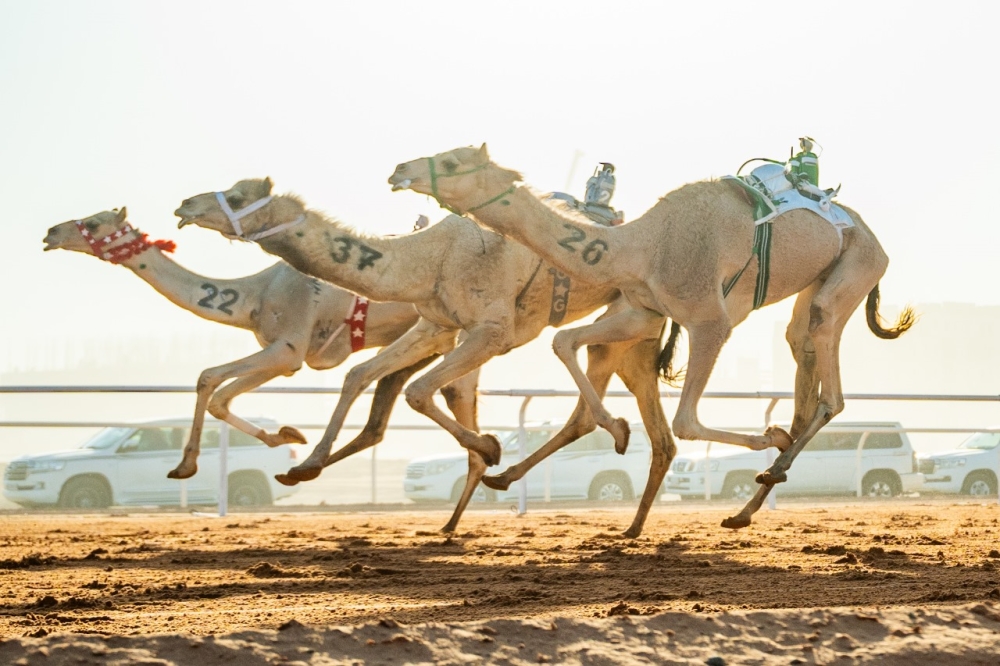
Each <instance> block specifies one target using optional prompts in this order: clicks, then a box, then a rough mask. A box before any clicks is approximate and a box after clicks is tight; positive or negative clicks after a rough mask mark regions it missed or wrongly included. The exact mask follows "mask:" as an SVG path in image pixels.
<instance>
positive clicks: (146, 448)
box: [118, 428, 184, 453]
mask: <svg viewBox="0 0 1000 666" xmlns="http://www.w3.org/2000/svg"><path fill="white" fill-rule="evenodd" d="M183 445H184V432H183V430H181V428H139V429H138V430H136V431H135V432H134V433H132V436H131V437H129V438H128V439H127V440H125V441H124V442H123V443H122V445H121V446H120V447H118V452H119V453H147V452H150V451H179V450H180V449H181V448H182V447H183Z"/></svg>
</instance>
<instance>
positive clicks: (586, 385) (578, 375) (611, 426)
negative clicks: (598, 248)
mask: <svg viewBox="0 0 1000 666" xmlns="http://www.w3.org/2000/svg"><path fill="white" fill-rule="evenodd" d="M662 327H663V317H662V316H661V315H658V314H656V313H655V312H652V311H651V310H644V309H643V310H640V309H635V308H629V309H626V310H623V311H622V312H619V313H617V314H614V315H611V316H610V317H608V318H606V319H600V320H598V321H596V322H594V323H593V324H589V325H587V326H579V327H577V328H571V329H567V330H562V331H559V332H558V333H556V335H555V338H554V339H553V340H552V349H553V351H555V353H556V356H558V357H559V360H561V361H562V362H563V365H565V366H566V368H567V369H568V370H569V372H570V374H571V375H572V376H573V380H574V381H575V382H576V385H577V387H579V389H580V396H581V398H583V400H584V402H586V403H587V406H588V407H589V408H590V411H591V413H592V414H593V416H594V420H595V421H596V422H597V425H599V426H601V427H602V428H604V429H605V430H607V431H608V432H610V433H611V435H612V436H613V437H614V438H615V450H616V451H618V453H625V450H626V449H627V448H628V436H629V428H628V421H626V420H625V419H622V418H614V417H613V416H611V413H610V412H609V411H608V410H607V409H606V408H605V407H604V404H603V403H602V402H601V396H600V395H598V393H597V391H596V390H595V388H594V386H593V385H592V384H591V383H590V381H589V380H588V379H587V376H586V374H584V372H583V370H582V369H581V368H580V363H579V361H578V359H577V357H576V354H577V350H579V349H580V347H583V346H584V345H588V346H589V345H600V344H610V343H613V342H628V341H639V340H648V339H655V340H659V337H660V333H661V329H662ZM654 363H655V361H654ZM654 367H655V365H654Z"/></svg>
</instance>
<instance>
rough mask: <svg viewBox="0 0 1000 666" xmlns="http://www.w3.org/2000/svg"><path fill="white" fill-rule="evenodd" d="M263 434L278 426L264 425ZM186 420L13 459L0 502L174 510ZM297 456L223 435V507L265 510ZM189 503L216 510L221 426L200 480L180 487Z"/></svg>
mask: <svg viewBox="0 0 1000 666" xmlns="http://www.w3.org/2000/svg"><path fill="white" fill-rule="evenodd" d="M254 422H255V423H257V424H259V425H261V426H262V427H264V428H272V429H273V428H275V427H276V425H277V424H275V423H273V422H269V421H267V420H263V419H255V420H254ZM190 428H191V420H190V419H187V420H183V419H174V420H164V421H150V422H147V423H142V424H137V425H135V426H128V427H111V428H104V429H103V430H101V431H100V432H98V433H97V434H96V435H94V436H93V437H91V438H90V439H89V440H87V441H86V442H84V443H83V444H82V445H81V446H80V447H79V448H76V449H72V450H68V451H58V452H55V453H44V454H37V455H26V456H21V457H20V458H17V459H15V460H13V461H11V463H10V464H9V465H7V469H6V471H5V473H4V485H3V495H4V497H6V498H7V499H8V500H10V501H11V502H15V503H17V504H20V505H21V506H25V507H34V506H62V507H67V508H92V509H100V508H105V507H108V506H111V505H147V506H148V505H154V506H169V505H174V506H176V505H178V504H180V500H181V482H180V481H178V480H176V479H168V478H167V472H169V471H170V470H172V469H173V468H174V467H176V466H177V464H178V463H180V461H181V454H182V450H183V448H184V444H185V443H186V442H187V437H188V432H189V431H190ZM295 458H296V456H295V451H294V449H293V448H292V447H291V446H288V445H284V446H279V447H275V448H273V449H272V448H268V447H267V446H266V445H265V444H264V443H263V442H261V441H260V440H258V439H256V438H254V437H250V436H249V435H246V434H244V433H242V432H240V431H238V430H236V429H235V428H229V454H228V457H227V468H228V470H229V504H230V505H231V506H265V505H269V504H271V503H272V501H273V500H276V499H279V498H282V497H287V496H289V495H291V494H293V493H294V492H296V491H297V490H298V486H292V487H287V486H283V485H281V484H280V483H278V482H277V481H275V480H274V475H275V474H276V473H278V472H285V471H287V470H288V468H289V467H290V466H292V465H294V464H296V463H295ZM186 484H187V501H188V502H189V503H191V504H216V503H218V501H219V498H218V486H219V422H218V421H216V420H214V419H206V421H205V428H204V430H203V431H202V436H201V455H199V456H198V473H197V474H195V475H194V476H193V477H191V478H190V479H187V480H186Z"/></svg>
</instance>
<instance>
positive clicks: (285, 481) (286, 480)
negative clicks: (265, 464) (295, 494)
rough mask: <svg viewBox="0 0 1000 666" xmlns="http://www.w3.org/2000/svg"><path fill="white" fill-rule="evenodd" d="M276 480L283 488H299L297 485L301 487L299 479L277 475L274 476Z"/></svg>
mask: <svg viewBox="0 0 1000 666" xmlns="http://www.w3.org/2000/svg"><path fill="white" fill-rule="evenodd" d="M274 480H275V481H277V482H278V483H280V484H281V485H283V486H297V485H299V481H298V480H297V479H293V478H292V477H290V476H288V475H287V474H275V475H274Z"/></svg>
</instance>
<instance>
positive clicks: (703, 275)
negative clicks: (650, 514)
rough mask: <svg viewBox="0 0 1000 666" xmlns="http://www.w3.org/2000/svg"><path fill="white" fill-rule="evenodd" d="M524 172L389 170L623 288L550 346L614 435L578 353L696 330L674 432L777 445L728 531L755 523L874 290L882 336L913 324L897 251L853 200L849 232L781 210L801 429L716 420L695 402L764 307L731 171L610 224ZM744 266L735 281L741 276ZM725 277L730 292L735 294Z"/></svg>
mask: <svg viewBox="0 0 1000 666" xmlns="http://www.w3.org/2000/svg"><path fill="white" fill-rule="evenodd" d="M521 180H522V178H521V175H520V174H519V173H518V172H516V171H512V170H510V169H505V168H503V167H500V166H498V165H496V164H494V163H493V162H492V161H491V160H490V156H489V152H488V151H487V148H486V144H483V145H482V146H481V147H480V148H478V149H477V148H474V147H471V146H470V147H463V148H457V149H455V150H450V151H447V152H443V153H439V154H437V155H434V156H432V157H422V158H419V159H415V160H412V161H410V162H406V163H403V164H399V165H398V166H397V167H396V170H395V172H394V173H393V174H392V175H391V176H390V177H389V183H390V184H391V185H392V187H393V189H410V190H413V191H415V192H419V193H421V194H426V195H430V196H432V197H434V198H435V199H436V200H437V201H438V202H440V203H441V204H442V205H443V206H445V207H447V208H448V209H449V210H453V211H456V212H460V213H464V214H468V215H469V216H471V217H472V218H473V219H474V220H476V222H478V223H479V224H481V225H483V226H484V227H485V228H487V229H490V230H493V231H496V232H498V233H500V234H503V235H504V236H507V237H509V238H511V239H513V240H516V241H518V242H520V243H523V244H524V245H526V246H527V247H530V248H531V249H532V250H534V251H535V252H537V253H538V256H540V257H543V258H544V259H545V260H546V261H548V262H549V263H551V264H552V265H553V266H555V267H556V268H557V269H559V270H560V271H562V272H564V273H566V274H567V275H569V276H571V277H572V278H576V279H579V280H586V281H589V282H592V283H594V284H606V285H613V286H615V287H618V288H619V289H620V290H621V292H622V294H623V296H624V298H625V299H626V300H627V302H628V306H629V307H627V308H624V309H623V310H621V311H619V312H618V313H616V314H614V315H613V316H609V317H607V318H605V319H603V320H601V321H599V322H596V323H594V324H591V325H588V326H583V327H579V328H575V329H570V330H564V331H560V332H559V333H557V334H556V337H555V341H554V344H553V346H554V348H555V351H556V354H557V355H558V356H559V358H560V359H561V360H562V361H563V363H564V364H565V365H566V367H567V368H568V369H569V371H570V373H571V374H572V375H573V379H574V380H575V381H576V383H577V385H578V386H579V388H580V391H581V394H582V396H583V399H584V400H585V401H586V403H587V405H588V406H589V407H590V409H591V410H592V411H593V414H594V417H595V419H596V421H597V423H598V424H599V425H600V426H602V427H604V428H607V429H609V430H610V431H611V433H612V434H613V435H615V437H616V438H618V437H621V436H622V434H621V432H620V430H619V429H618V428H616V427H615V426H616V420H615V419H614V418H613V417H612V416H611V414H610V413H609V412H608V410H607V409H606V408H605V407H604V405H603V404H602V402H601V397H600V396H599V395H598V393H597V392H596V391H595V390H594V387H593V386H592V385H591V383H590V382H589V381H588V379H587V377H586V376H585V375H584V374H583V372H581V370H580V366H579V363H578V361H577V358H576V352H577V350H578V349H579V348H580V347H581V346H584V345H594V344H607V343H613V342H623V341H627V340H633V341H637V340H648V339H653V338H656V337H657V336H658V335H659V326H660V322H662V321H663V318H664V317H669V318H670V319H672V320H673V321H674V322H676V323H679V324H680V325H681V326H682V327H683V328H685V329H686V330H687V332H688V336H689V348H690V357H689V361H688V367H687V373H686V378H685V381H684V387H683V389H682V391H681V397H680V401H679V403H678V407H677V414H676V416H675V418H674V423H673V427H674V434H675V435H676V436H677V437H680V438H681V439H703V440H711V441H715V442H725V443H727V444H737V445H741V446H746V447H749V448H751V449H763V448H766V447H769V446H775V447H777V448H778V449H780V450H781V452H782V453H781V454H780V455H779V456H778V457H777V459H776V460H775V462H774V464H773V465H772V466H771V467H770V468H769V469H767V470H766V471H764V472H762V473H760V474H759V475H758V477H757V482H758V483H760V484H761V487H760V489H759V490H758V492H757V494H756V495H755V496H754V497H753V498H752V499H751V500H750V501H749V502H748V504H747V506H746V507H744V509H743V511H741V512H740V513H739V514H738V515H736V516H733V517H731V518H727V519H726V520H725V521H724V523H723V525H724V526H726V527H730V528H739V527H745V526H746V525H749V524H750V522H751V516H752V515H753V513H755V512H756V511H757V510H758V509H759V508H760V506H761V505H762V504H763V501H764V499H765V497H766V496H767V494H768V493H769V492H770V491H771V488H772V487H773V486H774V484H776V483H779V482H782V481H784V480H785V479H786V478H787V476H786V473H787V471H788V469H789V467H790V466H791V464H792V461H793V460H794V459H795V457H796V456H797V455H798V454H799V452H800V451H802V449H803V447H804V446H805V445H806V444H807V443H808V442H809V440H810V439H811V438H812V437H813V436H814V435H815V434H816V432H818V431H819V429H820V428H822V427H823V426H824V425H826V424H827V423H828V422H829V421H830V419H832V418H833V417H834V416H835V415H837V414H839V413H840V412H841V411H842V410H843V408H844V396H843V390H842V388H841V380H840V363H839V351H838V350H839V345H840V338H841V334H842V332H843V330H844V326H845V324H846V323H847V320H848V318H849V317H850V316H851V314H852V313H853V312H854V311H855V310H856V309H857V308H858V306H859V305H860V304H861V303H862V302H863V301H865V299H866V297H867V304H866V307H865V311H866V314H867V321H868V326H869V328H870V329H871V331H872V332H873V333H874V334H875V335H876V336H878V337H880V338H884V339H893V338H896V337H898V336H899V335H900V334H902V333H903V332H905V331H906V330H907V329H909V328H910V326H912V324H913V321H914V315H913V313H912V311H911V310H910V309H908V308H907V309H906V310H905V311H904V312H903V313H902V314H901V315H900V318H899V320H898V322H897V323H896V325H895V326H894V327H892V328H885V327H883V326H882V324H881V323H880V319H881V318H880V317H879V314H878V304H879V289H878V283H879V280H880V279H881V278H882V275H883V274H884V273H885V270H886V267H887V266H888V258H887V257H886V254H885V252H884V251H883V250H882V247H881V245H879V242H878V240H877V239H876V238H875V235H874V234H873V233H872V231H871V230H870V229H869V228H868V226H867V225H865V223H864V222H863V221H862V219H861V217H860V216H859V215H858V214H857V213H855V212H854V211H851V210H849V209H846V208H845V210H847V211H848V213H849V214H850V216H851V218H852V220H853V222H854V226H853V227H849V228H847V229H844V230H843V232H842V233H843V235H842V236H841V235H840V232H839V231H838V229H835V228H834V227H833V225H831V224H830V223H828V222H827V221H826V220H823V219H822V218H820V217H819V216H818V215H815V214H814V213H812V212H810V211H805V210H792V211H790V212H787V213H784V214H783V215H780V216H779V217H777V218H775V220H774V222H773V232H772V235H773V239H772V250H771V255H770V264H771V275H770V284H769V288H768V291H767V295H766V300H765V301H764V303H763V305H769V304H772V303H777V302H778V301H781V300H784V299H785V298H787V297H789V296H792V295H795V294H797V297H796V301H795V306H794V311H793V314H792V320H791V323H790V324H789V326H788V330H787V334H786V337H787V340H788V343H789V345H790V346H791V349H792V355H793V356H794V358H795V362H796V365H797V371H796V376H795V416H794V418H793V420H792V425H791V432H790V433H787V432H785V431H784V430H782V429H781V428H777V427H774V426H772V427H771V428H769V429H768V430H767V431H766V432H765V433H764V434H761V435H749V434H740V433H734V432H726V431H723V430H717V429H712V428H707V427H705V426H703V425H702V424H701V423H700V422H699V420H698V413H697V407H698V401H699V399H700V398H701V396H702V393H703V392H704V390H705V387H706V385H707V383H708V379H709V375H710V374H711V372H712V368H713V367H714V365H715V361H716V358H717V357H718V355H719V352H720V350H721V349H722V346H723V344H725V342H726V340H727V339H728V338H729V335H730V333H731V331H732V330H733V327H735V326H736V325H737V324H739V323H740V322H742V321H743V320H744V319H745V318H746V317H747V315H749V314H750V312H751V311H752V309H753V302H754V289H755V281H756V272H757V270H758V267H757V265H756V262H751V261H750V260H749V258H750V256H751V248H752V246H753V237H754V219H753V216H752V205H751V203H750V201H749V199H748V195H747V194H746V193H745V192H744V191H743V190H742V189H741V188H739V187H738V186H736V185H734V184H733V183H732V182H730V181H726V180H712V181H701V182H694V183H690V184H687V185H684V186H683V187H681V188H679V189H677V190H675V191H673V192H670V193H669V194H667V195H665V196H664V197H662V198H661V199H660V200H659V201H658V202H657V203H656V204H655V205H654V206H653V207H652V208H651V209H650V210H649V211H647V212H646V213H645V214H643V215H642V216H640V217H639V218H637V219H636V220H634V221H632V222H629V223H627V224H623V225H621V226H617V227H603V226H599V225H595V224H590V223H588V222H584V221H581V220H578V219H574V218H570V217H568V216H566V215H564V214H562V213H560V211H558V210H556V209H554V208H552V207H550V206H545V205H544V204H542V203H541V202H540V201H539V200H538V197H537V196H535V194H534V193H533V192H531V191H530V190H529V189H528V188H527V187H526V186H524V185H522V184H521V183H520V181H521ZM744 269H746V270H745V273H744V274H743V277H742V279H741V280H738V281H736V282H735V285H734V284H733V280H734V279H735V277H734V276H737V275H738V274H739V273H740V272H741V271H743V270H744ZM726 286H729V287H732V288H731V290H729V291H728V294H727V293H724V291H725V287H726ZM671 352H672V345H669V344H668V345H667V346H666V347H665V348H664V354H663V357H662V358H661V360H660V364H661V369H662V370H663V371H664V372H666V371H667V367H668V365H669V360H670V359H669V356H670V354H671ZM624 436H625V437H626V438H627V433H625V435H624ZM619 443H621V442H619ZM652 482H653V480H652V479H650V483H652Z"/></svg>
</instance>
